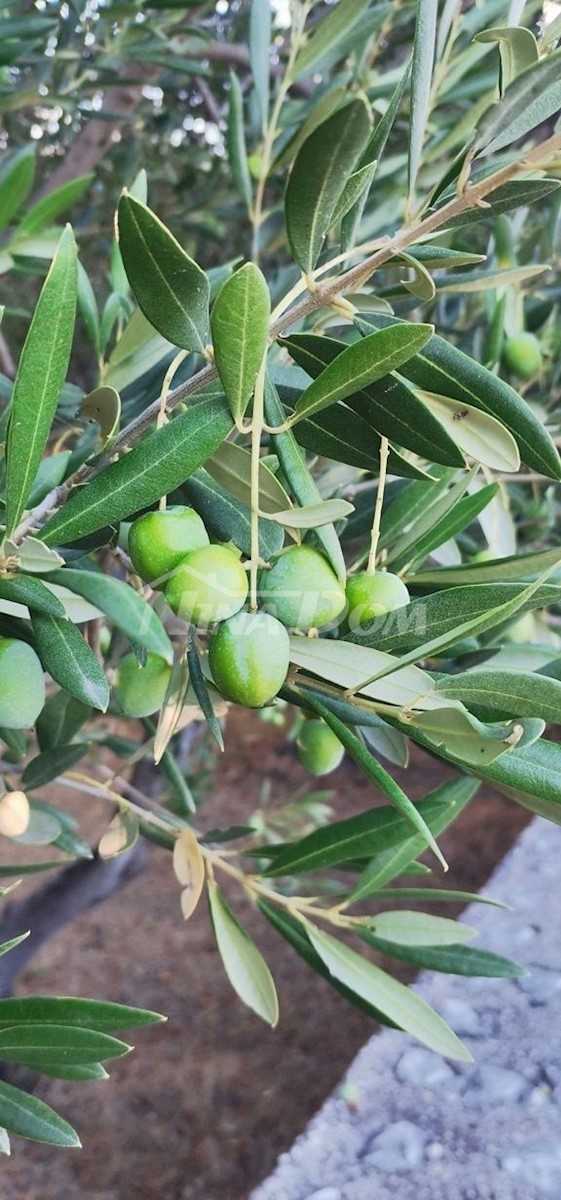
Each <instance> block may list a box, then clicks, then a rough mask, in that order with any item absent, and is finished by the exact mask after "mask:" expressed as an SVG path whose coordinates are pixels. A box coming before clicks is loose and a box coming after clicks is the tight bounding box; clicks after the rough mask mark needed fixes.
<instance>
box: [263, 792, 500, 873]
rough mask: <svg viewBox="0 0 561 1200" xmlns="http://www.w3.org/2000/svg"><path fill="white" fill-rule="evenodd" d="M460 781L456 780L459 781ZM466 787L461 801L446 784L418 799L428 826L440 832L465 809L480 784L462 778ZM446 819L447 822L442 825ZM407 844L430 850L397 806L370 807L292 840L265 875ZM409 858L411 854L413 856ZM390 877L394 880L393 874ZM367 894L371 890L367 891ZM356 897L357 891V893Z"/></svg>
mask: <svg viewBox="0 0 561 1200" xmlns="http://www.w3.org/2000/svg"><path fill="white" fill-rule="evenodd" d="M456 782H458V781H456V780H455V781H454V783H456ZM461 782H462V783H463V785H464V789H462V792H461V793H460V794H459V796H458V799H457V802H452V804H453V807H452V809H451V802H450V801H449V800H448V798H447V796H446V795H445V794H443V789H442V788H437V789H436V790H435V791H434V792H431V794H430V795H429V796H427V797H426V798H425V799H424V800H421V801H420V803H419V813H420V814H421V815H422V817H423V820H424V822H425V825H426V826H427V828H428V829H431V830H433V831H436V832H441V830H442V829H444V828H445V827H446V825H447V824H448V823H449V821H450V820H452V819H453V818H454V816H456V815H457V814H458V812H459V811H461V808H462V807H463V803H465V801H462V794H463V791H464V790H467V792H468V793H469V796H471V795H473V793H474V791H475V790H476V786H477V785H475V784H474V782H473V780H462V781H461ZM441 822H444V823H443V824H441ZM404 843H406V844H407V845H408V846H409V845H410V844H411V843H412V844H413V845H414V847H416V846H417V845H420V849H419V850H418V851H417V853H419V854H420V853H422V851H423V850H426V848H427V838H426V836H425V834H424V833H422V834H421V833H412V832H411V826H410V823H409V820H408V819H407V818H406V817H405V816H404V815H403V814H401V813H400V812H398V811H397V810H396V809H395V808H393V807H391V806H389V805H384V806H380V807H378V808H371V809H368V811H367V812H363V813H359V814H358V816H356V817H348V818H346V819H345V820H343V821H335V822H333V823H332V824H331V825H323V826H321V827H320V828H319V829H315V830H314V832H313V833H309V834H306V836H305V837H303V838H300V840H299V841H297V842H292V843H290V844H289V845H287V846H286V847H285V848H284V849H282V850H281V851H280V853H279V854H278V855H275V857H274V861H273V863H272V864H271V866H270V867H268V868H267V870H266V871H264V872H263V874H264V875H265V876H274V877H275V878H277V877H280V876H282V875H300V874H302V873H304V872H306V871H319V870H322V869H324V868H325V867H334V866H338V865H339V864H340V863H345V862H353V861H354V860H356V859H359V860H362V859H365V858H370V857H371V856H372V855H377V854H378V853H386V852H387V851H390V850H392V851H396V853H397V852H399V848H400V847H401V846H402V845H403V844H404ZM407 861H409V856H408V860H407ZM389 878H393V875H392V876H390V877H389ZM365 894H368V893H365ZM353 895H354V893H353Z"/></svg>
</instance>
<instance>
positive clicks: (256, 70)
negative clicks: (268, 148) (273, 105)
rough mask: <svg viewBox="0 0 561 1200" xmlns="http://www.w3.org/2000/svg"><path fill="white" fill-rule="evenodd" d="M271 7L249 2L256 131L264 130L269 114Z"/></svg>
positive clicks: (256, 0)
mask: <svg viewBox="0 0 561 1200" xmlns="http://www.w3.org/2000/svg"><path fill="white" fill-rule="evenodd" d="M271 16H272V14H271V5H270V3H269V0H251V8H250V13H249V61H250V65H251V73H252V75H253V89H254V100H255V109H256V114H257V128H258V130H259V131H260V130H263V129H265V126H266V124H267V116H268V112H269V77H270V71H271V68H270V63H269V55H270V46H271Z"/></svg>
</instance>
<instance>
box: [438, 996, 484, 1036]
mask: <svg viewBox="0 0 561 1200" xmlns="http://www.w3.org/2000/svg"><path fill="white" fill-rule="evenodd" d="M440 1012H441V1014H442V1016H443V1017H444V1020H445V1021H447V1022H448V1024H449V1025H451V1026H452V1029H453V1030H454V1033H457V1034H458V1037H481V1020H480V1017H479V1016H478V1014H477V1013H476V1011H475V1009H474V1008H472V1006H471V1004H468V1003H467V1002H466V1001H465V1000H458V999H456V997H455V996H454V997H450V998H449V999H447V1000H445V1001H444V1003H443V1004H442V1005H441V1007H440Z"/></svg>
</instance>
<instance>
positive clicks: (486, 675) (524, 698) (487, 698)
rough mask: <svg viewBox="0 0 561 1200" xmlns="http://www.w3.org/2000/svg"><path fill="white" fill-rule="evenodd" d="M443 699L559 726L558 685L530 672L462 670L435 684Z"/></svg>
mask: <svg viewBox="0 0 561 1200" xmlns="http://www.w3.org/2000/svg"><path fill="white" fill-rule="evenodd" d="M438 691H439V692H441V693H442V695H444V696H451V697H452V698H453V699H457V700H462V701H463V702H464V703H465V704H467V705H469V707H470V708H471V707H472V706H473V705H477V706H481V707H483V708H485V709H497V710H498V711H499V712H501V713H510V714H511V715H512V716H513V717H540V718H541V719H542V720H543V721H546V722H548V723H551V724H553V725H558V724H560V723H561V682H559V680H557V679H549V678H548V677H547V676H545V675H539V674H533V673H532V672H531V671H493V670H492V669H489V670H481V671H478V670H471V671H463V672H462V674H461V675H450V676H444V677H443V678H441V679H440V681H439V683H438Z"/></svg>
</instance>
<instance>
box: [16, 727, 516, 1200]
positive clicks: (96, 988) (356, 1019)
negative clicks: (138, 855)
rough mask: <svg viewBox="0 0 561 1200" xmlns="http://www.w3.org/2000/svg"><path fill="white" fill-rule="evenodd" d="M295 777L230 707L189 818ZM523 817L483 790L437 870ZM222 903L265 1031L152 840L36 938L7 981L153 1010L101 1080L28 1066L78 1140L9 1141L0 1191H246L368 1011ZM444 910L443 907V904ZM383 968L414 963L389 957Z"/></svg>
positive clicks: (291, 760) (488, 844) (496, 856)
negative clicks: (254, 968) (271, 1016)
mask: <svg viewBox="0 0 561 1200" xmlns="http://www.w3.org/2000/svg"><path fill="white" fill-rule="evenodd" d="M447 774H451V772H447V771H446V769H445V768H444V767H443V766H442V765H441V764H439V763H437V762H435V761H434V760H432V759H430V758H429V757H428V756H426V755H424V754H423V753H422V752H420V751H416V752H415V753H414V755H413V759H412V763H411V765H410V767H409V769H408V771H407V772H396V775H397V777H398V778H399V780H400V782H402V783H403V784H404V786H405V787H406V789H407V790H408V792H409V794H410V795H411V796H413V797H414V798H419V797H420V796H423V795H425V794H426V793H427V792H428V791H430V790H431V789H432V788H433V787H435V786H437V784H438V783H440V782H441V781H442V780H443V778H446V776H447ZM321 783H322V785H323V784H324V783H325V784H326V786H328V787H329V789H332V790H333V792H334V798H333V805H334V808H335V809H336V813H337V816H338V817H343V816H347V815H350V814H351V813H352V812H357V811H362V810H364V809H366V808H368V807H370V806H371V804H372V803H373V799H374V797H373V791H372V786H371V785H370V784H369V783H368V782H367V781H366V780H365V779H364V777H363V776H362V775H361V774H360V773H359V771H358V769H356V768H355V767H354V765H353V764H350V763H347V762H345V763H344V764H343V765H342V766H341V768H339V770H338V771H337V772H336V773H335V774H334V775H332V776H330V777H329V778H328V780H327V781H321ZM309 787H310V777H309V776H308V775H307V774H306V772H305V771H304V770H303V768H302V767H301V766H300V764H299V763H298V762H297V760H296V757H295V755H294V752H293V750H292V748H291V747H289V746H287V744H286V742H285V740H284V737H283V734H282V731H281V732H279V731H278V730H276V729H273V728H271V727H269V726H264V725H263V724H262V723H261V722H260V721H259V720H258V719H257V717H255V716H253V715H252V714H249V713H247V712H246V713H244V712H241V711H240V712H234V713H233V714H232V715H231V717H230V719H229V722H228V729H227V746H226V753H225V755H224V757H223V758H221V760H220V762H219V764H218V765H217V769H216V770H215V773H214V781H213V788H212V794H211V795H210V797H209V799H208V800H207V801H205V806H204V809H203V812H204V826H205V828H212V827H216V826H221V827H225V826H227V825H230V824H233V823H239V822H243V821H244V820H246V819H247V818H248V816H249V815H250V814H251V813H253V812H254V811H255V810H256V809H257V808H259V807H260V805H261V804H262V800H263V795H264V791H265V792H270V796H271V802H272V803H275V804H285V803H287V802H288V801H289V800H290V799H291V798H292V797H294V795H295V794H297V793H299V794H302V793H303V792H304V790H305V789H309ZM528 819H529V814H528V813H527V812H525V810H523V809H521V808H519V807H518V806H516V805H515V804H513V803H511V802H510V801H507V800H505V799H503V798H502V797H500V796H498V795H497V794H495V793H493V792H491V791H489V790H484V789H481V790H480V792H479V794H478V796H477V797H476V799H475V800H474V801H472V803H471V805H470V806H468V809H467V810H466V811H464V813H463V814H462V816H461V817H460V819H459V820H458V821H457V822H456V824H455V825H454V826H453V828H452V829H451V830H449V831H448V833H447V834H446V835H445V836H444V837H443V838H442V839H441V844H442V847H443V850H444V852H445V854H446V855H447V857H448V860H449V862H450V864H451V866H450V872H449V874H448V876H447V877H446V881H445V884H444V880H442V879H441V882H442V885H443V886H444V885H445V886H447V887H457V888H461V889H465V890H471V891H476V890H478V889H480V888H481V887H482V886H483V884H484V883H485V880H486V879H487V878H488V876H489V875H490V874H491V872H492V870H493V867H494V866H495V865H496V863H497V862H498V861H500V859H501V858H502V857H503V855H504V854H505V853H506V851H507V850H508V849H509V847H510V845H511V844H512V842H513V841H514V840H515V839H516V837H517V835H518V833H519V831H520V830H521V828H522V827H523V826H524V824H525V823H526V822H527V820H528ZM201 824H203V821H201ZM432 882H434V883H437V882H438V878H437V877H436V874H435V878H434V880H433V881H432ZM515 899H516V898H515V897H514V898H513V903H515ZM237 908H238V911H239V913H240V915H241V917H242V919H243V920H244V921H245V922H246V924H247V926H248V928H250V929H251V930H252V932H254V933H255V936H256V939H257V941H258V942H259V944H260V946H261V948H262V949H263V950H264V952H265V954H266V957H267V959H268V962H269V964H270V966H271V969H272V971H273V975H274V977H275V980H276V982H277V986H278V991H279V998H280V1005H281V1020H280V1024H279V1027H278V1028H277V1029H276V1030H270V1029H268V1028H267V1027H266V1026H265V1025H263V1024H262V1023H261V1022H260V1021H259V1020H258V1018H257V1017H254V1016H253V1015H252V1014H251V1013H250V1012H248V1011H247V1010H246V1009H244V1007H243V1006H242V1004H241V1003H240V1002H239V1001H238V999H237V998H236V996H235V995H234V994H233V992H232V991H231V989H230V987H229V984H228V982H227V980H226V978H225V976H224V973H223V970H222V967H221V964H220V961H219V958H218V954H217V952H216V950H215V947H214V943H213V938H212V934H211V931H210V927H209V922H208V917H207V913H206V910H205V907H204V906H203V905H201V906H200V907H199V910H198V911H197V913H196V914H195V916H194V917H193V918H192V919H191V920H190V922H189V923H188V925H185V923H184V922H183V920H182V918H181V915H180V912H179V903H178V887H177V884H176V882H175V880H174V878H173V875H172V871H171V867H170V858H169V855H168V854H167V853H166V852H164V851H160V850H157V849H155V848H151V850H150V854H149V860H148V864H147V867H146V869H145V870H144V871H143V872H142V873H141V874H140V875H139V876H138V877H137V878H136V879H134V880H133V881H132V882H131V883H130V884H128V885H127V887H126V888H125V889H123V890H122V891H121V892H120V893H118V894H116V895H114V896H113V897H112V898H111V899H110V900H108V901H107V902H106V903H105V904H103V905H101V906H99V907H98V908H96V909H94V910H93V911H91V912H90V913H89V914H87V915H86V916H84V917H81V918H80V919H79V920H78V921H76V923H75V924H74V925H73V926H72V927H70V928H67V929H66V930H65V931H64V932H62V933H61V934H59V935H58V936H57V937H56V938H53V940H52V941H51V942H49V943H48V944H47V945H45V946H44V947H43V948H42V950H41V951H40V952H39V953H38V955H37V957H36V958H35V959H34V960H33V961H32V963H31V964H30V966H29V967H28V969H27V970H26V971H25V972H24V974H23V975H22V978H21V980H20V983H19V989H18V990H19V991H20V992H21V993H22V994H25V993H29V992H34V993H38V992H41V993H58V994H67V995H68V994H70V995H83V996H90V995H91V996H98V997H106V998H110V999H112V1000H119V1001H121V1002H123V1003H129V1004H138V1005H141V1006H144V1007H147V1008H153V1009H156V1010H158V1011H160V1012H162V1013H165V1014H167V1016H168V1018H169V1020H168V1023H167V1024H166V1025H161V1026H156V1027H152V1028H151V1029H147V1030H142V1031H138V1032H137V1034H136V1036H134V1035H133V1040H134V1042H135V1044H136V1050H135V1052H134V1054H131V1055H129V1056H128V1057H127V1058H125V1059H121V1060H118V1061H116V1063H114V1064H113V1065H112V1067H111V1080H110V1081H105V1082H101V1083H94V1084H83V1085H82V1084H67V1083H62V1082H58V1081H54V1080H41V1081H40V1083H39V1085H38V1088H37V1094H38V1095H40V1096H41V1097H43V1098H44V1099H46V1100H47V1101H48V1102H50V1103H52V1104H53V1105H54V1106H55V1107H56V1108H57V1109H59V1110H60V1111H61V1113H62V1114H63V1115H66V1116H67V1117H68V1118H69V1119H70V1120H71V1121H72V1123H73V1124H75V1125H76V1126H77V1127H78V1129H79V1131H80V1132H81V1134H82V1136H83V1142H84V1148H83V1150H82V1151H56V1150H52V1149H50V1148H48V1147H41V1146H35V1145H32V1144H30V1143H23V1142H21V1141H18V1140H17V1139H16V1140H15V1143H14V1152H13V1158H12V1159H11V1160H4V1161H3V1162H2V1164H1V1165H0V1174H1V1182H0V1194H1V1196H2V1200H55V1198H56V1200H75V1198H76V1197H78V1196H79V1197H80V1198H81V1200H163V1197H165V1200H245V1197H247V1195H248V1192H249V1191H250V1189H251V1188H252V1187H253V1186H254V1185H256V1184H257V1183H258V1182H259V1181H260V1180H261V1179H262V1178H264V1177H265V1176H266V1175H267V1173H268V1172H269V1171H270V1170H271V1168H272V1167H273V1165H274V1162H275V1160H276V1158H277V1156H278V1154H279V1153H281V1152H282V1151H283V1150H284V1149H286V1148H288V1146H289V1145H290V1144H291V1142H292V1141H293V1139H294V1138H295V1136H296V1135H297V1134H298V1133H299V1132H300V1131H301V1129H302V1128H303V1126H304V1125H305V1123H306V1121H307V1120H308V1119H309V1118H310V1117H311V1115H312V1114H313V1113H314V1112H315V1110H316V1109H317V1108H318V1106H319V1105H320V1104H321V1102H322V1101H323V1100H324V1099H325V1097H326V1096H327V1095H328V1093H329V1092H330V1091H331V1090H332V1089H333V1088H334V1087H335V1086H336V1085H337V1083H338V1082H339V1081H340V1079H341V1077H342V1075H343V1073H344V1071H345V1069H346V1067H347V1066H348V1064H349V1062H350V1061H351V1059H352V1058H353V1056H354V1055H355V1053H356V1052H357V1050H358V1049H359V1047H360V1046H361V1045H362V1044H363V1043H364V1042H365V1041H366V1039H367V1038H368V1037H369V1036H370V1035H371V1034H372V1032H373V1031H374V1028H375V1027H374V1026H373V1024H372V1022H371V1021H370V1020H369V1019H368V1018H366V1017H365V1016H363V1015H362V1014H360V1013H359V1012H357V1011H355V1010H354V1009H352V1008H351V1007H350V1006H349V1005H347V1004H346V1003H345V1002H344V1001H343V1000H342V999H341V998H340V997H339V996H338V995H337V994H336V993H335V992H333V991H332V990H331V989H330V987H329V986H328V985H327V984H326V983H325V982H324V981H323V980H321V979H319V978H318V977H316V976H315V975H314V974H313V973H312V972H311V971H309V969H308V968H307V967H306V966H305V964H304V963H303V962H301V960H299V959H297V958H296V956H295V955H294V953H293V952H292V951H291V950H290V949H289V948H288V947H287V946H285V944H284V943H283V941H282V940H281V939H280V938H278V937H277V935H276V934H275V933H274V931H273V930H271V929H269V928H268V927H267V928H265V927H264V925H263V921H262V920H261V919H260V918H259V916H258V914H256V913H254V912H252V911H250V910H249V907H248V906H247V905H245V906H244V905H241V906H240V905H238V906H237ZM443 911H444V910H443ZM446 912H447V915H452V913H451V907H450V905H447V906H446ZM392 969H393V966H392ZM394 973H395V974H399V976H400V978H402V979H408V978H411V977H412V975H411V973H409V974H408V973H407V971H406V970H405V969H403V968H402V969H401V970H399V969H398V970H394Z"/></svg>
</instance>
